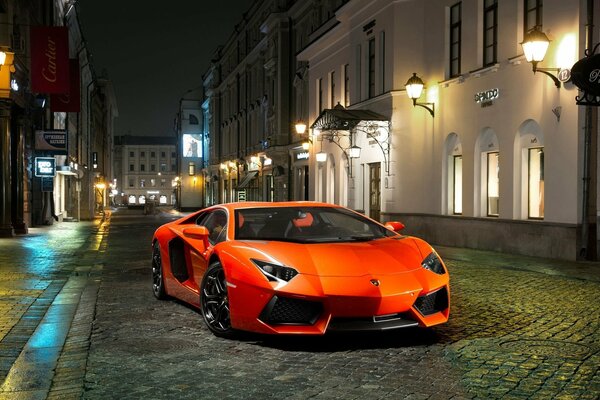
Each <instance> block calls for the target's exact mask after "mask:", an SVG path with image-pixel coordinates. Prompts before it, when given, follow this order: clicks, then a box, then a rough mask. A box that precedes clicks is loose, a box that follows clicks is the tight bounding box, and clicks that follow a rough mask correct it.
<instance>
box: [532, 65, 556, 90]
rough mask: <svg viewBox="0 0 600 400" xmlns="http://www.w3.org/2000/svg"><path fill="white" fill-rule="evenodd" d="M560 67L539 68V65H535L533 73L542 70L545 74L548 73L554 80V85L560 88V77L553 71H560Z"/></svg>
mask: <svg viewBox="0 0 600 400" xmlns="http://www.w3.org/2000/svg"><path fill="white" fill-rule="evenodd" d="M559 71H560V68H538V67H537V65H535V64H534V65H533V73H534V74H535V73H536V72H541V73H542V74H544V75H547V76H549V77H550V79H552V81H553V82H554V85H555V86H556V87H557V88H558V89H560V81H559V80H558V78H557V77H556V76H555V75H554V74H552V72H559Z"/></svg>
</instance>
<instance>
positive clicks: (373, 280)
mask: <svg viewBox="0 0 600 400" xmlns="http://www.w3.org/2000/svg"><path fill="white" fill-rule="evenodd" d="M371 284H373V286H379V280H378V279H371Z"/></svg>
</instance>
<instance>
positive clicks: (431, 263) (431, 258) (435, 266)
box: [421, 252, 446, 275]
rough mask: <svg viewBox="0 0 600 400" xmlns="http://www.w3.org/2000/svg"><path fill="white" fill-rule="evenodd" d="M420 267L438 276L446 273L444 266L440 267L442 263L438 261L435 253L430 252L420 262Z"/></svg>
mask: <svg viewBox="0 0 600 400" xmlns="http://www.w3.org/2000/svg"><path fill="white" fill-rule="evenodd" d="M421 266H422V267H423V268H425V269H428V270H430V271H431V272H435V273H436V274H438V275H443V274H445V273H446V271H445V270H444V266H443V265H442V261H441V260H440V259H439V257H438V256H437V254H435V252H431V253H430V254H429V255H428V256H427V257H425V259H424V260H423V261H422V262H421Z"/></svg>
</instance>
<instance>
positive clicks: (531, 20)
mask: <svg viewBox="0 0 600 400" xmlns="http://www.w3.org/2000/svg"><path fill="white" fill-rule="evenodd" d="M523 5H524V6H525V12H524V14H523V15H524V17H525V18H524V20H523V35H525V34H526V33H527V32H529V31H530V30H532V29H533V28H535V27H536V26H539V27H540V28H541V26H542V5H543V1H542V0H523Z"/></svg>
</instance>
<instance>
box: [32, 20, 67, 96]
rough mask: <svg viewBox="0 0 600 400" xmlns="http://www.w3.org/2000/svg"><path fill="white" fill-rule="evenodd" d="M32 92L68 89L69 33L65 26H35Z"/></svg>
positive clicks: (52, 91)
mask: <svg viewBox="0 0 600 400" xmlns="http://www.w3.org/2000/svg"><path fill="white" fill-rule="evenodd" d="M30 41H31V91H32V92H37V93H68V92H69V36H68V31H67V27H65V26H32V27H31V32H30Z"/></svg>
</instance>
